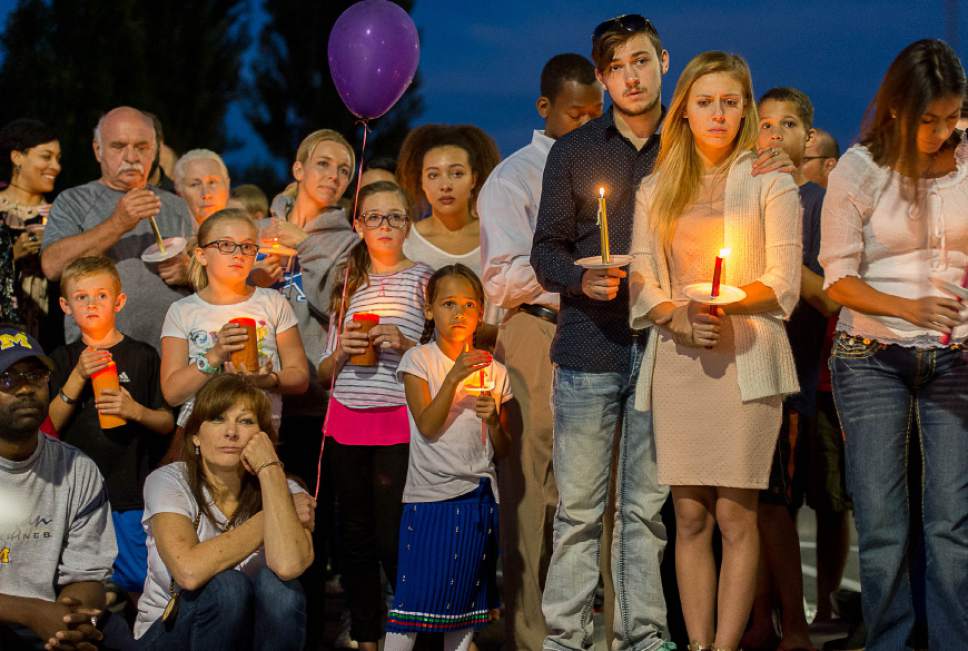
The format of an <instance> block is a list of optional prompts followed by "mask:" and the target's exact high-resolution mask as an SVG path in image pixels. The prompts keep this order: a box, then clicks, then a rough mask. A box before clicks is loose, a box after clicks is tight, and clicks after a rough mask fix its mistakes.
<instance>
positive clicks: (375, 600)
mask: <svg viewBox="0 0 968 651" xmlns="http://www.w3.org/2000/svg"><path fill="white" fill-rule="evenodd" d="M409 452H410V446H409V445H407V444H400V445H386V446H377V445H374V446H370V445H341V444H339V443H337V442H336V441H334V440H332V439H330V440H328V441H326V454H327V456H329V455H332V456H331V461H332V469H333V478H334V480H335V485H336V500H337V504H338V506H337V508H338V510H339V515H338V517H339V521H340V528H339V529H340V543H341V548H342V554H341V562H342V570H343V588H344V589H345V590H346V598H347V601H348V603H349V608H350V616H351V619H352V627H351V629H350V632H351V635H352V637H353V639H354V640H356V641H357V642H376V641H377V640H379V639H380V638H381V637H382V636H383V617H384V614H385V611H386V603H385V601H384V599H383V582H382V581H381V579H380V567H381V565H382V567H383V573H384V574H385V575H386V577H387V580H389V581H390V584H391V585H393V583H394V581H395V580H396V577H397V540H398V538H399V528H400V516H401V514H402V511H403V486H404V483H405V482H406V479H407V461H408V458H409Z"/></svg>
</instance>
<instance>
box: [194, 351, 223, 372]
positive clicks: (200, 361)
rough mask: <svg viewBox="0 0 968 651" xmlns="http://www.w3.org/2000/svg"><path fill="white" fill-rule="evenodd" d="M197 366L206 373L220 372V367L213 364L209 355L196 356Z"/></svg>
mask: <svg viewBox="0 0 968 651" xmlns="http://www.w3.org/2000/svg"><path fill="white" fill-rule="evenodd" d="M195 368H197V369H198V370H199V371H201V372H202V373H204V374H205V375H215V374H217V373H218V372H219V367H218V366H212V365H211V364H210V363H209V361H208V357H206V356H205V355H200V356H199V357H196V358H195Z"/></svg>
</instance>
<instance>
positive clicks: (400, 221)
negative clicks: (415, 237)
mask: <svg viewBox="0 0 968 651" xmlns="http://www.w3.org/2000/svg"><path fill="white" fill-rule="evenodd" d="M360 221H362V222H363V225H364V226H366V227H367V229H369V230H371V231H372V230H373V229H376V228H380V227H381V226H383V222H386V223H387V225H388V226H389V227H390V228H395V229H397V230H401V231H402V230H403V229H404V228H406V227H407V221H408V218H407V213H405V212H399V211H394V212H388V213H387V214H385V215H384V214H381V213H378V212H367V213H363V214H362V215H360Z"/></svg>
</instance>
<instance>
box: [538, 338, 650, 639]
mask: <svg viewBox="0 0 968 651" xmlns="http://www.w3.org/2000/svg"><path fill="white" fill-rule="evenodd" d="M629 354H630V364H629V367H630V370H629V372H628V373H627V374H620V373H586V372H583V371H579V370H575V369H571V368H562V367H559V368H556V369H555V379H554V390H553V399H552V400H553V409H554V469H555V480H556V482H557V484H558V492H559V498H558V510H557V511H556V513H555V523H554V552H553V553H552V556H551V564H550V566H549V567H548V578H547V580H546V583H545V590H544V597H543V600H542V610H543V611H544V616H545V622H546V623H547V625H548V630H549V631H550V633H549V635H548V637H547V638H545V641H544V648H545V649H552V650H554V651H565V650H569V649H590V648H591V645H592V635H593V631H592V601H593V599H594V596H595V589H596V588H597V586H598V575H599V570H598V566H599V554H600V551H601V550H600V542H599V541H600V539H601V534H602V517H603V515H604V513H605V506H606V503H607V500H608V492H609V491H608V488H609V476H610V472H609V471H610V468H611V460H612V448H613V444H614V442H615V435H616V433H618V434H619V436H620V437H621V438H620V440H619V454H618V467H617V469H616V479H615V481H616V491H615V493H616V505H615V528H614V532H613V533H614V535H613V538H612V550H611V552H612V558H611V570H612V578H613V581H614V584H615V620H614V629H615V630H614V634H615V638H614V643H613V648H615V649H632V650H634V651H651V650H652V649H658V648H659V647H660V646H661V645H662V643H663V637H664V636H665V635H666V609H665V598H664V597H663V594H662V580H661V577H660V573H659V566H660V564H661V562H662V552H663V550H664V548H665V542H666V530H665V526H664V525H663V524H662V518H661V516H660V511H661V510H662V505H663V504H664V503H665V501H666V497H667V495H668V488H666V487H664V486H660V485H659V484H658V483H657V482H656V465H655V441H654V438H653V435H652V416H651V414H650V413H648V412H642V411H637V410H635V409H634V407H633V404H634V402H635V382H636V378H637V377H638V373H639V363H640V361H641V356H642V347H641V345H639V344H635V345H634V346H632V347H631V348H630V351H629ZM619 425H621V429H620V430H618V426H619Z"/></svg>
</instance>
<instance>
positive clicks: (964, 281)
mask: <svg viewBox="0 0 968 651" xmlns="http://www.w3.org/2000/svg"><path fill="white" fill-rule="evenodd" d="M961 286H962V287H963V288H965V289H968V267H965V273H964V275H962V276H961ZM958 302H959V303H960V302H961V299H960V298H959V299H958ZM950 343H951V333H950V332H946V333H944V334H943V335H941V345H942V346H947V345H948V344H950Z"/></svg>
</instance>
